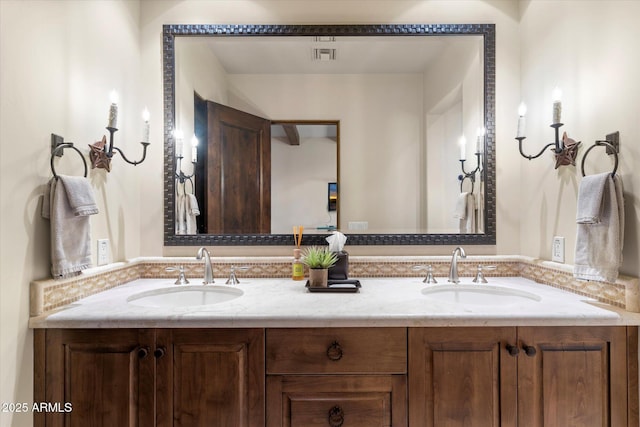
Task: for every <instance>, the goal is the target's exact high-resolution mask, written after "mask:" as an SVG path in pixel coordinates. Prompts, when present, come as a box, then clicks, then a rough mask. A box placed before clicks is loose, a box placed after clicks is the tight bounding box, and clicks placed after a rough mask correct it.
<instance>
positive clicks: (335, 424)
mask: <svg viewBox="0 0 640 427" xmlns="http://www.w3.org/2000/svg"><path fill="white" fill-rule="evenodd" d="M342 424H344V411H343V410H342V408H341V407H339V406H338V405H336V406H334V407H333V408H331V409H330V410H329V426H330V427H340V426H342Z"/></svg>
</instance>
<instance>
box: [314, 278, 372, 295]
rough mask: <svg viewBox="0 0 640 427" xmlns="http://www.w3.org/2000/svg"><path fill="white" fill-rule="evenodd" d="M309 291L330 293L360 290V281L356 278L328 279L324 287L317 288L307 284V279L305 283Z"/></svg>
mask: <svg viewBox="0 0 640 427" xmlns="http://www.w3.org/2000/svg"><path fill="white" fill-rule="evenodd" d="M306 287H307V289H308V290H309V292H319V293H331V292H342V293H352V294H353V293H356V292H360V288H361V285H360V281H359V280H356V279H345V280H329V281H328V282H327V287H326V288H318V287H313V288H312V287H311V286H309V281H308V280H307V284H306Z"/></svg>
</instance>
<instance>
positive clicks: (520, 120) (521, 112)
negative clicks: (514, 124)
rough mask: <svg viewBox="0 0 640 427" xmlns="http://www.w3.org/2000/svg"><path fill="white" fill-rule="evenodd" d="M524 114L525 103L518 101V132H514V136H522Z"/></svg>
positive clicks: (525, 112) (525, 109) (525, 110)
mask: <svg viewBox="0 0 640 427" xmlns="http://www.w3.org/2000/svg"><path fill="white" fill-rule="evenodd" d="M525 114H527V106H526V105H525V103H524V102H521V103H520V106H519V107H518V116H519V117H518V133H517V134H516V138H524V137H525V136H524V126H525V121H524V116H525Z"/></svg>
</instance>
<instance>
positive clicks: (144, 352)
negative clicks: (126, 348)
mask: <svg viewBox="0 0 640 427" xmlns="http://www.w3.org/2000/svg"><path fill="white" fill-rule="evenodd" d="M148 354H149V349H148V348H146V347H140V348H139V349H138V359H144V358H145V357H147V355H148Z"/></svg>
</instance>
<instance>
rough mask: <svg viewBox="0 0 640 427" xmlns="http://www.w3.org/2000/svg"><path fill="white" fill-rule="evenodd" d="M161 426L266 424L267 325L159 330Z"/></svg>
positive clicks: (242, 426)
mask: <svg viewBox="0 0 640 427" xmlns="http://www.w3.org/2000/svg"><path fill="white" fill-rule="evenodd" d="M156 339H157V343H156V345H157V351H158V355H159V356H160V357H159V358H158V359H157V378H156V382H157V406H156V419H157V425H158V427H170V426H171V427H177V426H180V427H205V426H207V427H210V426H216V427H225V426H227V427H254V426H260V425H264V381H265V379H264V376H265V369H264V331H263V330H262V329H163V330H158V332H157V337H156Z"/></svg>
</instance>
